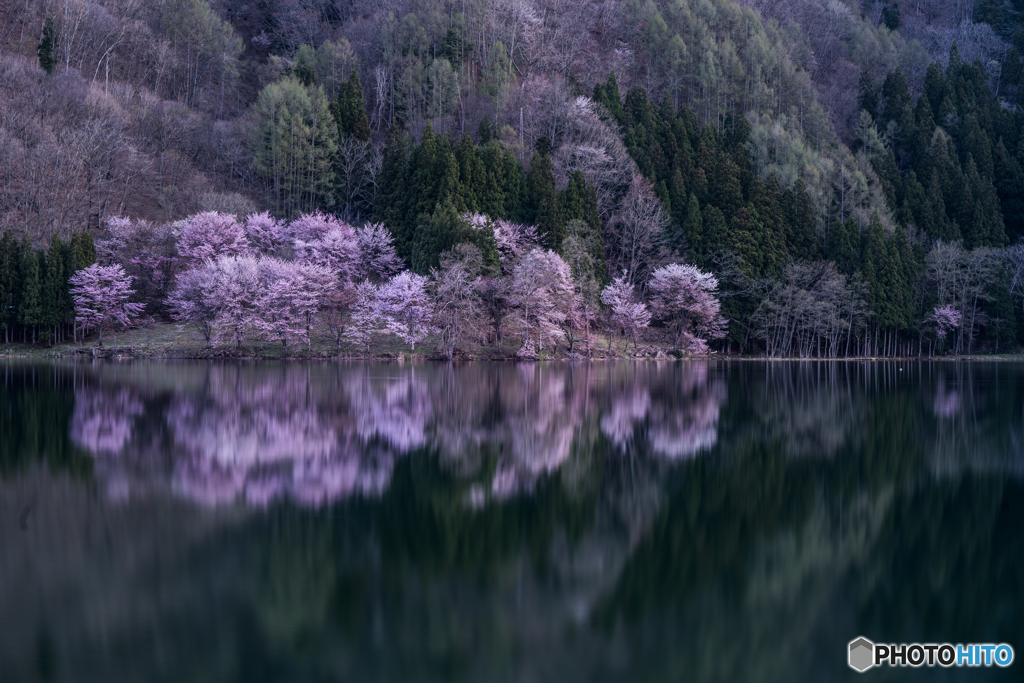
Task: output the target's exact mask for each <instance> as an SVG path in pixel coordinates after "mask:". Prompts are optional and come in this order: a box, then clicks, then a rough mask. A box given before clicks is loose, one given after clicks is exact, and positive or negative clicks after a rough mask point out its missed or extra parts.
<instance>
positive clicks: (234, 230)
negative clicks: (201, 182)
mask: <svg viewBox="0 0 1024 683" xmlns="http://www.w3.org/2000/svg"><path fill="white" fill-rule="evenodd" d="M177 228H178V255H179V256H180V257H181V259H182V261H184V262H185V264H186V265H193V264H196V263H201V262H202V261H208V260H210V259H215V258H217V257H218V256H242V255H245V254H248V253H249V252H250V251H251V249H250V247H249V241H248V240H247V239H246V236H245V228H244V227H243V226H242V224H241V223H239V222H238V220H237V219H236V218H235V217H234V216H233V215H231V214H229V213H217V212H216V211H205V212H203V213H197V214H196V215H194V216H190V217H189V218H186V219H185V220H183V221H181V222H180V223H179V224H178V225H177Z"/></svg>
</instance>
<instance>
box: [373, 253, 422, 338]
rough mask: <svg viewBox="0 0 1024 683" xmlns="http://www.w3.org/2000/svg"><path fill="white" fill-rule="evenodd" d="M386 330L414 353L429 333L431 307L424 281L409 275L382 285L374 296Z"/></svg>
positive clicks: (411, 274) (400, 274)
mask: <svg viewBox="0 0 1024 683" xmlns="http://www.w3.org/2000/svg"><path fill="white" fill-rule="evenodd" d="M377 301H378V303H379V306H380V309H379V310H380V314H381V316H382V319H383V321H384V326H385V328H386V329H387V330H388V331H389V332H391V333H392V334H395V335H397V336H398V337H399V338H400V339H401V340H402V341H404V342H406V343H407V344H409V345H410V347H411V348H412V350H413V351H415V350H416V342H419V341H423V339H425V338H426V336H427V335H428V334H430V332H431V331H432V329H431V325H430V321H431V319H432V318H433V311H434V305H433V302H432V301H431V300H430V296H429V295H428V294H427V278H425V277H423V276H422V275H416V274H415V273H412V272H410V271H408V270H407V271H405V272H402V273H399V274H398V275H396V276H395V277H393V278H391V279H390V280H388V281H387V282H386V283H385V284H383V285H381V288H380V290H379V291H378V293H377Z"/></svg>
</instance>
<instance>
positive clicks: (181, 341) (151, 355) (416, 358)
mask: <svg viewBox="0 0 1024 683" xmlns="http://www.w3.org/2000/svg"><path fill="white" fill-rule="evenodd" d="M508 342H509V344H508V346H509V347H512V348H513V350H512V351H509V350H507V349H505V350H502V351H498V349H497V348H495V347H486V346H478V345H474V346H472V347H470V348H469V349H467V350H465V351H460V352H459V353H457V354H456V355H455V357H454V358H452V359H448V358H446V357H444V356H443V355H442V354H440V353H438V352H437V351H436V350H435V349H434V348H432V347H429V346H422V347H420V348H417V349H416V350H415V351H412V350H410V349H409V347H408V346H407V345H405V344H401V343H398V342H396V341H395V340H394V339H393V338H390V337H388V336H384V335H381V336H379V337H378V338H376V339H374V340H373V344H372V345H371V346H372V348H373V351H370V352H360V351H356V350H352V349H346V350H343V351H340V352H339V350H338V348H337V346H336V345H335V344H334V343H333V342H329V341H327V340H324V339H323V338H318V339H316V340H314V343H313V345H312V349H311V350H310V349H307V348H306V346H305V345H302V346H299V345H290V346H289V347H288V348H287V349H282V347H281V344H280V343H279V342H263V343H258V342H247V343H245V344H243V345H242V346H241V347H235V346H208V345H207V344H206V341H205V340H204V339H202V338H201V337H199V335H197V334H196V333H195V332H194V331H192V330H190V329H189V328H184V327H179V326H178V325H176V324H173V323H159V324H156V325H153V326H148V327H144V328H143V327H137V328H133V329H129V330H126V331H122V332H118V333H117V334H116V335H111V339H109V340H108V344H107V345H105V346H103V347H100V346H97V345H96V339H95V337H94V338H92V339H91V340H90V341H87V342H85V343H84V344H83V343H61V344H54V345H52V346H47V345H46V343H45V342H39V343H37V344H35V345H31V344H25V343H13V344H2V343H0V359H20V360H30V359H40V360H41V359H46V360H55V359H70V360H86V359H89V360H92V359H106V360H190V361H202V360H207V361H215V360H234V361H336V362H341V361H364V362H365V361H378V362H389V361H397V362H425V361H432V362H505V363H508V362H512V363H530V362H591V361H593V362H602V361H623V360H628V361H643V360H646V361H676V360H720V361H735V362H757V363H774V362H785V363H793V362H844V363H851V362H856V363H865V362H879V361H900V362H906V361H917V362H920V361H936V362H965V361H970V362H984V361H988V362H1011V361H1024V354H993V355H982V354H977V353H974V354H967V355H959V356H953V355H949V356H930V357H929V356H898V357H884V356H850V357H845V358H773V357H769V356H764V355H739V354H726V353H719V352H711V353H708V354H703V355H693V354H688V353H683V352H679V351H675V350H673V349H672V339H671V338H670V336H669V335H668V334H658V333H657V331H654V330H652V333H651V334H650V335H649V338H648V339H647V340H646V343H641V344H640V345H639V346H637V347H636V348H634V347H633V345H632V342H627V341H626V340H625V339H623V338H622V337H615V338H613V339H612V343H611V346H610V348H609V343H608V336H607V335H606V334H603V333H595V334H594V335H593V336H592V337H591V353H590V354H589V355H587V354H584V353H580V352H574V353H568V350H567V349H566V348H565V347H560V348H559V349H558V351H557V352H556V353H547V354H541V355H539V356H536V357H518V356H516V354H515V350H514V349H515V348H517V347H518V344H517V343H516V342H517V340H515V339H508ZM282 351H283V352H282Z"/></svg>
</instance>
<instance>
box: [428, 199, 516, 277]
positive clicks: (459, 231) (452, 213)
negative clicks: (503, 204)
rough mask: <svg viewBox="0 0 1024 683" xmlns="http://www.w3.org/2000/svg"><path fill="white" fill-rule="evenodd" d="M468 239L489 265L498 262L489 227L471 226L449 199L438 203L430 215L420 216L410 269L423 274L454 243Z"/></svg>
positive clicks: (438, 260) (437, 261) (495, 244)
mask: <svg viewBox="0 0 1024 683" xmlns="http://www.w3.org/2000/svg"><path fill="white" fill-rule="evenodd" d="M463 242H468V243H470V244H473V245H474V246H476V247H477V248H478V249H479V250H480V253H481V255H482V256H483V258H484V263H485V264H486V265H488V266H496V265H497V264H498V247H497V243H496V242H495V241H494V233H493V232H492V231H491V229H490V228H483V229H479V230H478V229H475V228H473V227H472V226H471V225H470V224H469V223H468V222H467V221H466V220H464V219H463V217H462V216H461V215H460V213H459V212H458V211H457V210H456V208H455V205H454V204H453V203H452V201H451V200H450V199H445V200H444V201H443V202H441V203H440V204H438V206H437V209H436V210H435V211H434V213H433V215H431V216H425V215H424V216H421V220H420V223H419V225H418V226H417V230H416V244H415V247H414V249H413V254H412V259H411V262H412V270H413V271H415V272H417V273H420V274H421V275H425V274H427V273H429V272H430V269H431V268H435V267H437V265H438V264H439V263H440V260H441V254H443V253H444V252H446V251H448V250H449V249H452V248H453V247H454V246H455V245H457V244H461V243H463Z"/></svg>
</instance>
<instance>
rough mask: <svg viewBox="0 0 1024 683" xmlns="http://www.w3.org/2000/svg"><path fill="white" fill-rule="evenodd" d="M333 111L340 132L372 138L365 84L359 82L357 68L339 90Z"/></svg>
mask: <svg viewBox="0 0 1024 683" xmlns="http://www.w3.org/2000/svg"><path fill="white" fill-rule="evenodd" d="M331 113H332V114H333V115H334V121H335V123H336V124H337V126H338V133H339V134H341V135H349V136H352V137H354V138H356V139H357V140H363V141H364V142H365V141H366V140H369V139H370V120H369V119H368V118H367V117H366V99H365V98H364V97H363V86H362V84H361V83H360V82H359V73H358V72H357V71H356V70H355V69H353V70H352V74H351V75H350V76H349V77H348V79H347V80H346V81H345V82H344V83H343V84H342V86H341V88H340V89H339V90H338V94H337V96H336V97H335V99H334V102H333V104H332V106H331Z"/></svg>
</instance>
